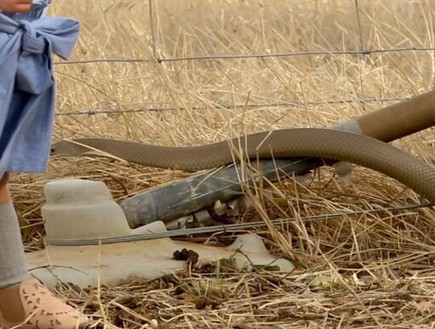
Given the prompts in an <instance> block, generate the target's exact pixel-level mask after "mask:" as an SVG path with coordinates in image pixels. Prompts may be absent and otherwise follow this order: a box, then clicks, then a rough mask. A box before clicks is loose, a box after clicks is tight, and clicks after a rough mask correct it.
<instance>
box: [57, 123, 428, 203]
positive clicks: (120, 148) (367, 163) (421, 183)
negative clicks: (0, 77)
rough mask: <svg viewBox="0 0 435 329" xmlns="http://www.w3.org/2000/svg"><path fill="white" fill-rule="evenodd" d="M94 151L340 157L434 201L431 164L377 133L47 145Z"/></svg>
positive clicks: (168, 163)
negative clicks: (167, 143)
mask: <svg viewBox="0 0 435 329" xmlns="http://www.w3.org/2000/svg"><path fill="white" fill-rule="evenodd" d="M95 151H98V152H101V151H102V152H106V153H109V154H110V155H113V156H115V157H118V158H121V159H124V160H126V161H129V162H134V163H139V164H143V165H146V166H153V167H160V168H172V169H181V170H186V171H196V170H201V169H208V168H214V167H219V166H223V165H228V164H231V163H234V162H237V161H240V159H242V158H246V159H257V158H289V157H315V158H323V159H326V160H339V161H346V162H351V163H354V164H357V165H360V166H363V167H366V168H370V169H373V170H376V171H378V172H381V173H383V174H385V175H388V176H390V177H392V178H394V179H396V180H398V181H399V182H401V183H403V184H405V185H406V186H408V187H410V188H412V189H413V190H414V191H415V192H417V193H419V194H420V195H421V196H423V197H425V198H427V199H428V200H429V201H431V202H432V203H435V167H433V166H432V165H430V164H429V163H426V162H425V161H423V160H420V159H418V158H416V157H413V156H411V155H410V154H408V153H406V152H404V151H402V150H400V149H398V148H396V147H394V146H392V145H390V144H388V143H385V142H383V141H380V140H378V139H375V138H372V137H369V136H365V135H361V134H357V133H351V132H346V131H340V130H333V129H317V128H298V129H283V130H274V131H268V132H261V133H256V134H250V135H246V136H241V137H238V138H234V139H231V140H227V141H222V142H218V143H212V144H207V145H201V146H192V147H170V146H158V145H148V144H142V143H137V142H132V141H123V140H115V139H105V138H81V139H75V140H72V141H68V140H62V141H59V142H57V143H55V144H54V145H53V147H52V154H53V155H56V154H63V155H70V156H71V155H86V154H95Z"/></svg>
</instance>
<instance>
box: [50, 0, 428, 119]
mask: <svg viewBox="0 0 435 329" xmlns="http://www.w3.org/2000/svg"><path fill="white" fill-rule="evenodd" d="M155 1H156V0H149V1H148V15H149V22H150V23H149V31H150V43H151V44H150V48H151V49H152V58H93V59H86V60H73V61H57V62H55V65H57V66H66V65H86V64H102V63H106V64H107V63H109V64H111V63H113V64H115V63H118V64H125V65H129V64H137V63H159V64H163V63H169V62H187V61H231V60H240V59H244V60H259V59H267V58H284V57H288V58H290V57H305V58H306V57H310V56H331V57H335V56H345V55H346V56H347V55H354V56H362V57H367V56H371V55H375V54H384V53H403V52H428V51H429V52H430V51H435V47H422V46H415V47H413V46H409V47H386V48H369V47H367V46H366V41H365V39H364V33H363V32H364V31H363V24H362V22H361V9H360V2H361V1H360V0H349V1H350V2H353V7H354V18H355V20H354V21H355V27H356V30H357V35H358V39H359V49H357V50H337V49H331V50H324V51H313V50H304V51H288V52H275V53H274V52H268V53H251V54H212V55H198V56H181V57H176V56H174V57H165V56H162V55H159V54H158V51H157V49H159V44H158V42H157V40H156V36H155V31H156V27H155V24H156V23H155V22H156V8H155ZM409 98H410V97H379V98H373V97H369V98H358V97H356V98H349V99H324V100H315V101H306V102H300V101H288V102H273V103H255V104H252V103H251V104H238V103H234V104H229V103H215V104H213V105H211V106H208V107H207V109H216V110H220V109H240V108H243V109H256V108H266V107H268V108H292V107H298V106H316V105H325V104H330V105H331V104H351V103H355V104H370V103H378V104H382V103H393V102H398V101H404V100H407V99H409ZM186 105H189V104H183V107H174V106H168V107H165V106H159V107H156V106H151V107H143V108H135V109H110V108H105V109H102V108H92V109H80V108H77V109H74V110H61V111H60V112H58V114H57V115H59V116H77V115H89V116H95V115H99V114H112V113H114V114H121V113H140V112H170V111H179V110H183V109H185V108H187V106H186ZM204 108H205V107H201V106H195V105H192V106H191V107H189V109H194V110H200V109H204Z"/></svg>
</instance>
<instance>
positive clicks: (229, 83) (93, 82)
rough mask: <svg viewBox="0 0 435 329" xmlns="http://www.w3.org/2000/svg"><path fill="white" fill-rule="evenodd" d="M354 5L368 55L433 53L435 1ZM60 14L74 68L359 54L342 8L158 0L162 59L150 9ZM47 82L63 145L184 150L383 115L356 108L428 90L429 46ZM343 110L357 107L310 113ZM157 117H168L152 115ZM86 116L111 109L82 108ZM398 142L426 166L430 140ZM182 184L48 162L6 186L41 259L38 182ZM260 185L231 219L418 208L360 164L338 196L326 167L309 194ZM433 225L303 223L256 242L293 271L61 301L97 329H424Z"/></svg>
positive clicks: (140, 173) (424, 219) (119, 3)
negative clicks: (77, 308) (249, 205)
mask: <svg viewBox="0 0 435 329" xmlns="http://www.w3.org/2000/svg"><path fill="white" fill-rule="evenodd" d="M358 2H359V4H360V7H361V24H362V36H363V40H362V42H363V45H364V47H365V48H390V47H408V46H412V47H434V46H435V45H434V42H435V40H434V34H433V31H434V27H433V23H432V20H433V18H434V9H435V1H432V0H416V1H412V2H411V1H404V0H398V1H381V0H372V1H358ZM52 12H53V13H54V14H56V15H67V16H74V17H76V18H78V19H80V20H81V21H82V34H81V39H80V42H79V44H78V46H77V47H76V50H75V53H74V55H73V58H72V59H73V60H83V59H92V58H133V57H141V58H149V59H152V58H153V57H152V54H153V52H154V51H155V52H156V54H158V55H159V56H162V57H177V56H196V55H211V54H246V53H268V52H271V53H275V52H288V51H305V50H359V49H360V48H361V40H360V34H359V31H358V28H357V25H356V23H355V11H354V1H351V0H317V1H316V0H310V1H309V0H303V1H302V0H297V1H296V0H292V1H284V0H268V1H260V0H244V1H233V0H225V1H224V0H209V1H205V0H183V1H180V0H164V1H163V0H161V1H156V2H155V7H154V14H155V39H156V47H155V49H153V46H152V42H151V40H152V36H151V31H150V28H149V26H150V22H149V16H148V2H147V1H133V0H131V1H124V0H104V1H103V0H96V1H78V0H77V1H76V0H70V1H66V0H56V1H55V2H54V5H53V9H52ZM56 70H57V78H58V83H59V84H58V86H59V92H58V113H59V116H58V117H57V124H56V127H55V132H54V137H55V139H60V138H66V137H68V138H69V137H82V136H108V137H119V138H128V139H131V140H140V141H143V142H150V143H155V144H161V145H180V146H181V145H196V144H203V143H210V142H214V141H218V140H223V139H226V138H229V137H233V136H237V135H240V134H243V133H249V132H254V131H263V130H269V129H279V128H288V127H325V126H330V125H333V124H335V123H338V122H341V121H344V120H346V119H347V118H350V117H354V116H358V115H361V114H363V113H367V112H370V111H373V110H375V109H378V108H381V107H383V106H386V105H389V104H390V103H389V102H383V101H380V100H379V101H375V102H371V103H364V104H362V103H360V102H358V100H359V99H362V98H375V99H382V98H389V97H393V98H394V97H405V96H412V95H417V94H420V93H422V92H425V91H427V90H430V89H432V86H433V83H434V75H435V60H434V53H433V52H432V51H421V52H396V53H382V54H373V55H370V56H358V55H345V56H344V55H343V56H326V55H325V56H306V57H281V58H268V59H237V60H226V61H179V62H165V63H157V62H153V61H151V62H147V63H122V64H114V63H111V64H107V63H99V64H81V65H58V66H57V67H56ZM348 99H351V100H354V102H350V103H343V104H329V103H320V104H312V103H313V102H322V101H325V100H336V101H340V100H348ZM270 103H288V104H289V105H288V106H277V107H272V106H267V104H270ZM293 103H297V104H299V105H297V106H292V105H291V104H293ZM234 104H242V105H243V104H247V105H251V104H266V105H264V106H260V107H253V108H251V107H245V108H244V107H243V106H242V107H241V108H236V107H235V106H233V105H234ZM161 108H164V109H167V110H155V109H161ZM95 109H104V110H110V111H112V112H111V113H108V114H97V115H88V114H78V113H77V111H93V110H95ZM136 110H141V111H140V112H135V111H136ZM125 111H133V112H125ZM71 112H76V114H75V115H71ZM391 120H394V118H391ZM396 145H397V146H399V147H401V148H403V149H406V150H408V151H409V152H412V153H413V154H415V155H416V156H419V157H422V158H424V159H426V160H427V161H434V160H435V155H434V150H435V137H434V129H433V128H432V129H429V130H427V131H425V132H420V133H418V134H415V135H413V136H410V137H407V138H404V139H402V140H400V141H398V142H396ZM186 175H187V174H185V173H180V172H171V171H164V170H156V169H152V168H143V167H139V166H135V165H130V164H125V163H117V162H113V161H109V160H105V159H92V158H81V159H65V158H54V159H52V161H51V164H50V167H49V170H48V172H47V174H45V175H19V176H15V177H14V181H13V183H14V184H13V185H12V189H13V193H14V199H15V202H16V205H17V208H18V210H19V212H20V217H21V218H22V223H23V227H24V226H27V228H26V229H25V230H24V233H25V237H26V242H27V247H28V249H29V250H33V249H36V248H40V247H41V235H42V234H43V230H42V225H41V219H40V212H39V207H40V206H41V204H42V202H43V197H42V186H43V184H44V183H45V182H46V181H48V180H51V179H55V178H60V177H81V178H88V179H96V180H102V181H104V182H106V183H107V184H108V185H109V186H110V188H111V190H112V192H113V195H114V197H115V198H116V199H122V198H125V197H126V196H129V195H133V194H135V193H136V192H138V191H140V190H143V189H145V188H147V187H150V186H156V185H159V184H161V183H163V182H167V181H171V180H174V179H178V178H181V177H184V176H186ZM265 184H266V185H265V186H264V187H261V186H257V187H256V188H254V189H253V190H250V191H248V194H249V197H250V198H252V199H253V200H254V201H255V202H254V204H255V210H254V211H253V212H251V213H249V214H248V215H246V216H245V217H243V218H235V219H234V218H232V219H229V220H251V219H263V220H266V221H267V220H269V219H274V218H277V217H300V216H305V215H316V214H322V213H331V212H332V213H334V212H343V211H349V210H361V209H375V208H376V207H379V206H381V207H387V206H392V205H403V204H405V203H407V202H408V203H412V202H418V200H417V197H416V196H415V195H414V194H413V193H412V191H409V190H406V189H405V188H404V186H402V185H400V184H398V183H397V182H394V181H393V180H391V179H389V178H386V177H384V176H382V175H380V174H377V173H374V172H372V171H370V170H364V169H358V170H357V171H356V172H355V174H354V179H353V183H352V185H351V186H347V187H344V186H342V185H340V183H339V182H338V181H337V180H336V179H335V177H334V176H333V175H332V174H331V171H330V170H329V169H321V170H319V171H318V172H317V173H316V175H315V179H313V180H312V181H311V182H310V185H309V188H302V187H297V186H296V185H295V184H294V182H293V180H291V179H283V180H282V181H280V182H278V183H275V184H273V185H271V184H267V182H266V183H265ZM265 190H269V191H270V193H264V191H265ZM434 219H435V213H434V211H433V209H421V210H419V211H406V212H386V213H383V214H380V215H370V216H359V217H343V218H339V219H335V220H330V221H318V222H302V221H296V222H295V223H293V224H291V225H288V226H287V227H280V228H272V227H270V229H269V230H267V231H259V232H258V233H259V234H261V235H262V236H263V237H264V239H265V241H266V243H267V245H268V246H269V247H270V250H271V251H273V252H274V253H276V254H278V255H283V256H285V257H289V258H291V259H294V260H295V261H296V262H297V265H298V270H297V271H296V272H294V273H291V275H290V276H286V277H280V276H278V275H276V274H273V273H243V272H237V271H234V270H233V269H227V270H226V271H223V270H216V268H215V267H214V266H213V265H209V266H208V267H201V268H198V269H194V270H193V271H192V272H191V273H188V274H180V276H174V277H167V278H163V279H161V280H158V281H155V282H151V283H131V284H129V285H127V286H120V287H112V288H107V287H101V289H98V290H91V291H86V292H80V293H78V292H77V291H76V290H74V289H72V288H71V287H68V286H64V287H60V292H61V293H62V294H64V295H65V296H67V297H69V298H70V300H71V301H72V302H74V303H77V304H80V305H83V307H86V312H87V313H89V314H93V315H94V317H95V319H96V320H98V321H99V325H100V326H105V327H107V328H108V327H112V326H117V327H125V328H143V327H144V326H145V325H146V324H147V323H148V322H147V320H146V319H152V318H155V319H158V321H159V323H160V327H161V328H233V329H237V328H238V329H242V328H276V329H278V328H433V327H434V326H435V319H434V318H433V314H434V312H435V299H434V297H433V296H434V293H433V285H434V280H435V275H434V271H433V266H434V262H435V249H434V246H435V243H434V240H435V229H434V225H433V222H434ZM313 280H314V281H313Z"/></svg>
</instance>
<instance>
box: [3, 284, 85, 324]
mask: <svg viewBox="0 0 435 329" xmlns="http://www.w3.org/2000/svg"><path fill="white" fill-rule="evenodd" d="M87 322H89V319H88V318H87V317H86V316H85V315H84V314H82V313H81V312H79V311H77V310H75V309H74V308H72V307H71V306H69V305H67V304H65V303H64V302H62V301H61V300H60V299H58V298H57V297H55V296H54V295H53V294H52V293H51V292H50V290H48V289H47V288H46V287H45V286H44V285H42V284H41V283H40V282H39V281H38V280H37V279H35V278H30V279H28V280H26V281H24V282H22V283H21V284H20V285H17V286H13V287H8V288H4V289H0V328H2V329H3V328H12V327H14V326H17V327H18V328H24V329H30V328H33V329H34V328H38V329H74V328H78V327H79V326H80V325H82V324H85V323H87Z"/></svg>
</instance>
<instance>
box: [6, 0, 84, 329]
mask: <svg viewBox="0 0 435 329" xmlns="http://www.w3.org/2000/svg"><path fill="white" fill-rule="evenodd" d="M49 2H50V0H35V1H34V2H33V4H32V0H0V328H2V329H3V328H12V327H14V326H17V327H19V328H39V329H49V328H50V329H73V328H77V327H78V326H80V325H82V324H85V323H87V322H88V318H87V317H86V316H84V315H83V314H82V313H80V312H79V311H77V310H75V309H73V308H72V307H70V306H68V305H67V304H65V303H64V302H62V301H61V300H59V299H58V298H56V297H55V296H54V295H53V294H52V293H51V292H50V291H49V290H48V289H47V288H46V287H44V286H43V285H42V284H41V283H40V282H39V281H38V280H36V279H35V278H33V277H32V276H31V275H30V274H29V272H28V269H27V265H26V260H25V254H24V248H23V244H22V240H21V235H20V230H19V225H18V221H17V216H16V213H15V210H14V208H13V206H12V202H11V199H10V195H9V189H8V180H9V172H42V171H44V170H45V168H46V164H47V161H48V157H49V150H50V143H51V129H52V125H53V116H54V115H53V112H54V82H53V75H52V65H53V63H52V58H51V53H52V52H55V53H57V54H58V55H60V56H62V57H67V56H68V55H69V53H70V52H71V50H72V47H73V46H74V43H75V41H76V38H77V36H78V23H77V22H76V21H73V20H69V19H65V18H46V17H42V16H43V13H44V12H45V9H46V7H47V5H48V4H49Z"/></svg>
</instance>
